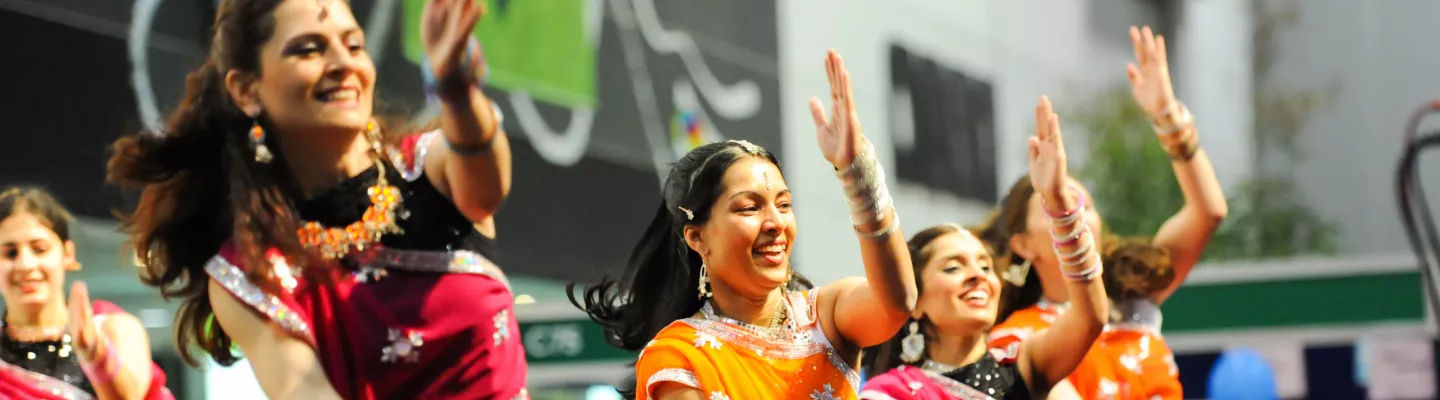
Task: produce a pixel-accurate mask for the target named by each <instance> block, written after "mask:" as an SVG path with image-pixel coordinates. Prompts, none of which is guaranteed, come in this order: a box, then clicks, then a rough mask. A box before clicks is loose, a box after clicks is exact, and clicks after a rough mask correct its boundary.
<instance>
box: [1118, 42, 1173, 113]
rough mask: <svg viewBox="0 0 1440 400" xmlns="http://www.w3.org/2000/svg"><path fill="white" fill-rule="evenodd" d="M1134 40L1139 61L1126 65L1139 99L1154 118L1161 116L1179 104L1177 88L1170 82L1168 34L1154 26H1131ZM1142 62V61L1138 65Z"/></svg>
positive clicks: (1137, 99) (1143, 107)
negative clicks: (1167, 54) (1153, 29)
mask: <svg viewBox="0 0 1440 400" xmlns="http://www.w3.org/2000/svg"><path fill="white" fill-rule="evenodd" d="M1130 42H1131V43H1132V44H1134V45H1135V62H1133V63H1128V64H1126V65H1125V74H1126V75H1127V76H1129V78H1130V89H1131V92H1132V93H1133V94H1134V95H1135V102H1136V103H1139V104H1140V108H1142V109H1144V110H1145V113H1146V114H1149V115H1150V117H1151V118H1157V117H1159V116H1161V115H1163V114H1164V113H1165V111H1166V110H1167V109H1168V108H1169V107H1171V106H1173V105H1175V89H1174V88H1173V87H1172V86H1171V85H1170V60H1169V58H1168V57H1167V56H1166V55H1165V37H1164V36H1160V35H1156V34H1154V32H1151V31H1150V27H1148V26H1147V27H1145V28H1144V29H1138V28H1135V27H1133V26H1132V27H1130ZM1137 64H1138V65H1137Z"/></svg>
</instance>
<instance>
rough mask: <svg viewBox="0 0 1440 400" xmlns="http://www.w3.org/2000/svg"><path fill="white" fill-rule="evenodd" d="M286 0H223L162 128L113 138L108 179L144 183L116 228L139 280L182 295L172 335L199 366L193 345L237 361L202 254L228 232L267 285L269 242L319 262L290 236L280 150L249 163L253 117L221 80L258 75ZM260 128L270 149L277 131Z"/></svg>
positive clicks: (303, 260) (254, 275)
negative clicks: (204, 48)
mask: <svg viewBox="0 0 1440 400" xmlns="http://www.w3.org/2000/svg"><path fill="white" fill-rule="evenodd" d="M283 2H284V0H224V1H222V2H221V3H220V6H219V8H218V10H217V12H216V15H215V24H214V27H213V33H212V37H211V43H210V53H209V56H208V57H207V58H206V60H205V62H204V64H202V65H201V66H200V67H199V68H198V69H196V70H195V71H193V72H190V74H189V75H188V76H187V77H186V81H185V84H186V90H185V97H184V100H182V101H181V102H180V105H179V106H178V107H177V108H176V110H175V111H174V112H173V113H172V114H171V115H170V116H169V119H168V120H167V121H166V123H165V126H164V131H163V132H141V133H138V134H134V135H130V136H125V137H122V138H120V139H118V140H116V141H115V143H114V144H113V145H112V151H113V155H112V156H111V157H110V161H109V164H108V175H107V180H108V181H110V182H112V183H115V184H118V185H120V186H121V187H122V188H126V189H143V191H142V192H141V195H140V201H139V204H138V206H137V207H136V209H135V211H134V212H133V213H131V214H129V215H122V216H121V219H122V220H123V224H122V229H124V230H125V231H126V232H127V233H128V234H129V235H130V243H129V244H130V245H131V246H133V249H134V250H135V252H136V256H137V258H138V259H139V260H140V261H141V262H142V263H143V264H144V269H143V270H142V271H141V273H140V275H141V280H142V281H143V282H144V283H145V284H147V285H150V286H154V287H156V288H158V289H159V290H160V293H161V295H163V296H164V297H165V298H167V299H169V298H180V299H183V302H182V303H181V305H180V309H179V310H178V311H177V312H176V314H175V335H176V343H177V346H178V347H179V350H180V355H181V356H182V357H183V358H184V359H185V361H186V362H188V363H190V364H191V365H196V364H197V361H196V359H195V357H194V356H193V354H192V353H191V349H190V345H191V344H192V343H193V344H196V345H198V346H199V347H200V348H201V349H202V350H204V351H205V352H207V353H209V354H210V356H211V358H213V359H214V360H215V362H216V363H219V364H220V365H230V364H233V363H234V362H235V361H236V360H238V358H237V357H236V356H235V355H234V354H233V353H231V351H230V347H231V340H230V337H229V336H228V335H226V334H225V332H224V331H223V330H221V329H219V327H218V326H217V325H215V315H214V310H213V309H211V306H210V300H209V297H208V294H207V292H208V290H207V288H208V286H207V284H208V282H209V278H208V277H207V275H206V273H205V263H206V261H207V260H208V259H209V258H210V257H212V256H214V255H215V254H216V253H217V252H218V251H219V249H220V246H221V245H222V244H223V243H224V242H225V241H226V240H227V239H228V240H233V242H234V244H235V245H236V246H237V249H238V250H239V251H240V252H241V253H240V255H241V256H242V257H243V258H244V260H245V262H246V265H247V266H248V268H246V272H247V275H249V277H250V280H251V281H252V282H255V283H256V284H258V285H261V286H262V287H265V288H267V289H274V284H273V283H270V281H269V280H268V279H264V278H263V277H264V276H266V274H267V273H268V272H269V263H268V262H264V252H265V250H266V248H267V247H274V248H276V249H277V250H279V251H280V252H281V253H283V254H284V255H285V256H286V258H287V259H289V261H290V262H291V263H296V264H299V265H306V264H319V263H318V262H317V261H318V260H317V258H315V257H314V256H313V255H312V253H311V252H309V251H307V250H306V249H305V248H304V247H303V246H301V245H300V242H299V240H298V238H297V237H296V228H298V224H299V222H298V218H297V215H296V213H295V211H294V209H293V207H292V205H291V203H290V200H289V199H290V198H291V196H289V195H288V194H289V193H293V192H294V190H293V189H291V190H287V188H291V187H293V184H292V183H291V182H290V181H289V180H288V177H287V175H288V174H285V173H284V171H286V169H285V160H284V157H283V155H282V154H281V153H280V152H275V154H274V155H275V157H274V160H273V161H272V162H270V163H268V164H262V163H256V162H254V161H253V160H254V153H253V150H252V149H251V148H250V145H249V139H248V138H247V137H246V134H247V132H248V130H249V128H250V127H251V124H253V123H254V120H252V119H251V118H250V117H249V116H247V115H245V114H244V112H242V111H241V110H240V109H239V108H238V107H237V106H236V105H235V104H234V102H233V101H232V100H231V98H230V95H229V92H228V90H227V89H226V87H225V82H224V80H225V74H226V73H227V72H228V71H230V70H238V71H244V72H247V73H253V74H259V73H260V46H261V45H262V44H264V43H265V42H266V41H268V40H270V37H271V36H272V35H273V34H274V30H275V18H274V11H275V9H276V7H278V6H279V5H280V4H281V3H283ZM260 122H261V125H262V127H265V128H268V126H266V124H265V123H264V121H263V120H262V121H260ZM267 130H268V129H267ZM267 136H268V138H267V141H268V143H269V146H271V147H272V148H276V147H274V146H275V143H276V140H277V139H276V138H275V137H274V136H275V135H267ZM311 270H313V269H311ZM318 272H319V271H313V272H309V273H307V276H320V274H318Z"/></svg>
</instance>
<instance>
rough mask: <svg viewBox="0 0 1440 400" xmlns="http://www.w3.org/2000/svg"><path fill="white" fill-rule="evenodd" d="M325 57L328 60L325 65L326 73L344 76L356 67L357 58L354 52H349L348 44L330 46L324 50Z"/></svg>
mask: <svg viewBox="0 0 1440 400" xmlns="http://www.w3.org/2000/svg"><path fill="white" fill-rule="evenodd" d="M325 57H326V59H327V60H328V61H329V64H328V65H327V66H326V71H325V73H326V74H330V75H336V76H339V77H344V76H345V75H348V74H350V73H351V72H353V71H355V69H356V62H357V61H358V60H357V58H356V56H355V54H352V53H351V52H350V46H347V45H345V44H344V43H336V44H335V45H333V46H330V50H329V51H326V52H325Z"/></svg>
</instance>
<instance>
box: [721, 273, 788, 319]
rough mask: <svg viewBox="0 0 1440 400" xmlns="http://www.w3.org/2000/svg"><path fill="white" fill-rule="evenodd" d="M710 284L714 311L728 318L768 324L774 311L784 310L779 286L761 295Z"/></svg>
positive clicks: (783, 299)
mask: <svg viewBox="0 0 1440 400" xmlns="http://www.w3.org/2000/svg"><path fill="white" fill-rule="evenodd" d="M710 286H711V287H712V288H713V290H714V291H715V297H713V298H711V299H710V301H711V302H712V303H714V307H715V312H717V313H719V314H720V315H723V316H725V317H728V318H730V319H734V320H736V321H740V322H744V323H747V324H750V325H755V326H770V322H771V321H772V320H773V319H774V318H775V313H778V312H782V311H784V308H783V307H784V303H785V298H784V295H783V291H782V290H780V288H775V289H774V290H771V291H769V292H768V293H765V294H763V295H758V296H753V295H752V296H746V295H742V294H738V293H735V292H731V291H728V290H724V289H722V288H721V287H720V285H715V284H713V283H712V284H711V285H710Z"/></svg>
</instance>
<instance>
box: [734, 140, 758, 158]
mask: <svg viewBox="0 0 1440 400" xmlns="http://www.w3.org/2000/svg"><path fill="white" fill-rule="evenodd" d="M729 142H730V143H734V144H738V145H740V148H741V149H744V150H745V152H746V153H750V154H754V155H760V152H761V151H763V149H761V148H760V146H756V145H755V144H754V143H750V141H749V140H737V139H731V140H729Z"/></svg>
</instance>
